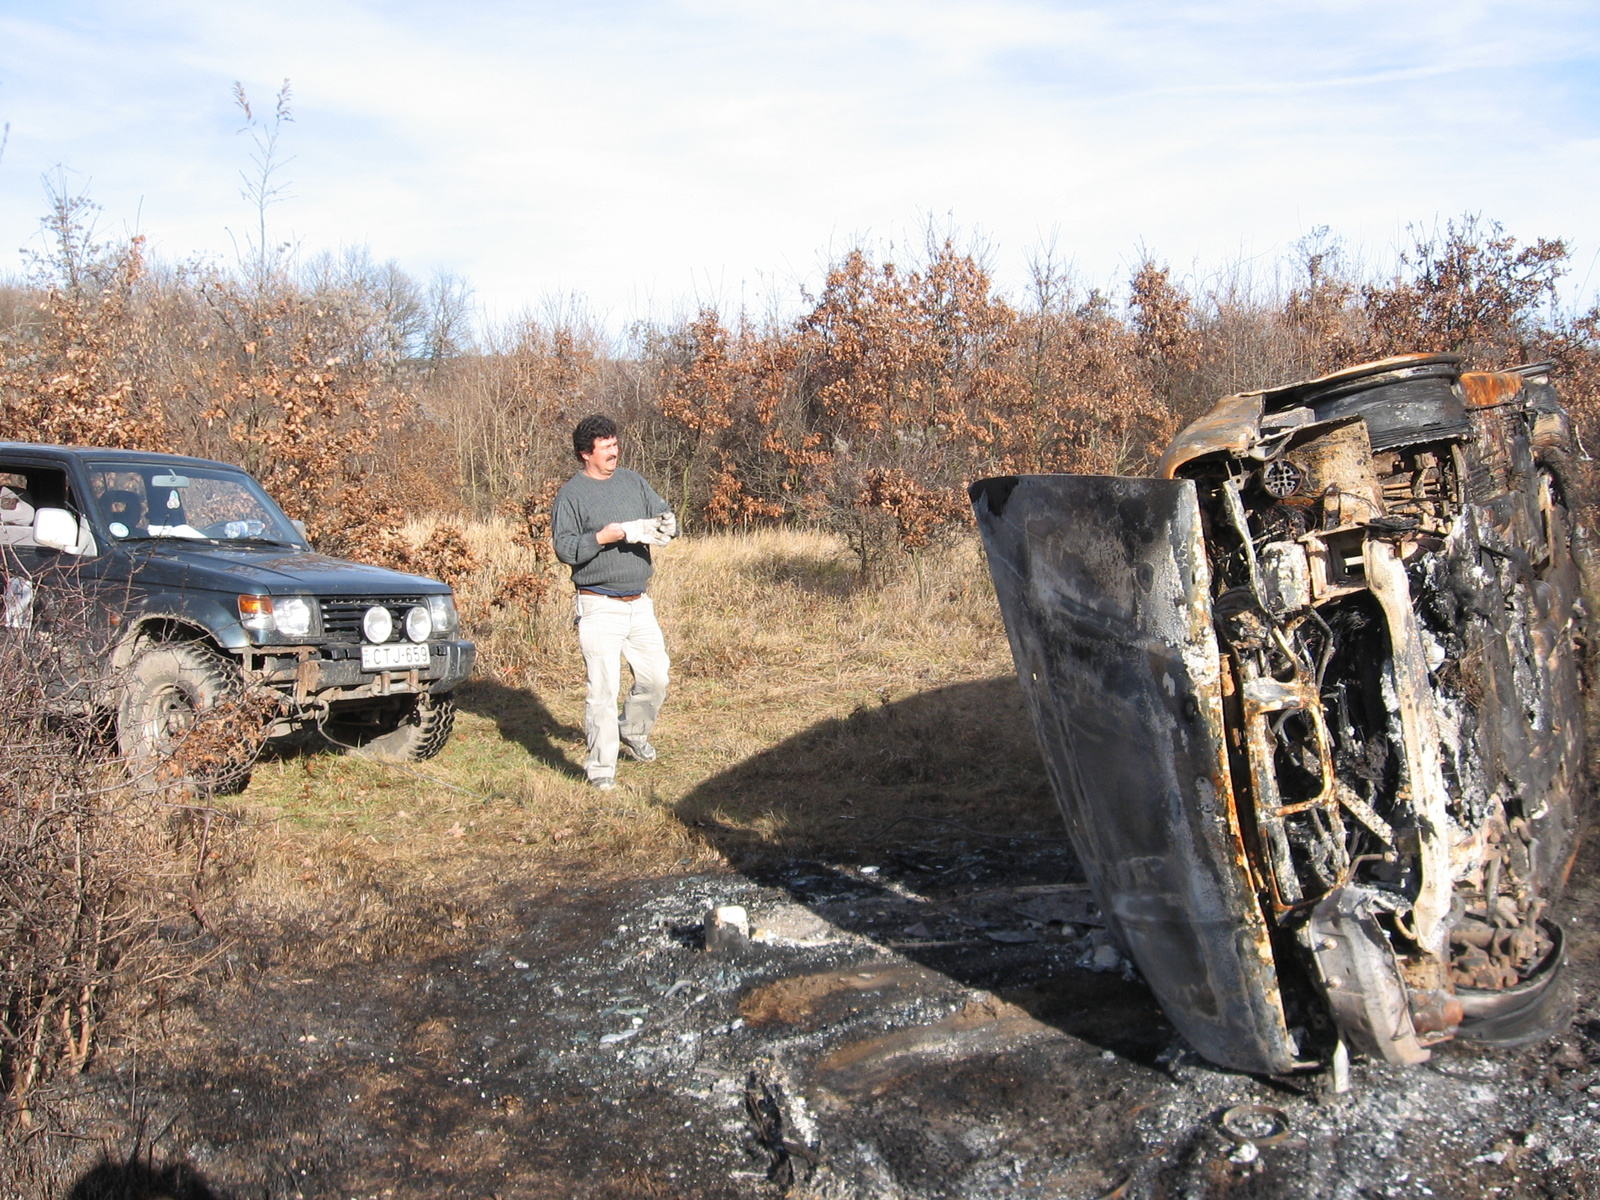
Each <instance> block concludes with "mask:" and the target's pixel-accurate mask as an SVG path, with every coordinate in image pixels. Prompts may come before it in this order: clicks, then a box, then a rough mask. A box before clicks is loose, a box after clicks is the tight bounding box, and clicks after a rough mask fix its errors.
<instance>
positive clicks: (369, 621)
mask: <svg viewBox="0 0 1600 1200" xmlns="http://www.w3.org/2000/svg"><path fill="white" fill-rule="evenodd" d="M393 632H394V618H393V617H391V616H390V615H389V610H388V609H387V608H385V607H384V606H383V605H381V604H374V605H373V606H372V607H371V608H369V609H367V611H366V612H364V613H362V614H361V635H362V636H363V637H364V638H366V639H367V641H369V642H375V643H376V642H387V641H388V640H389V635H390V634H391V633H393Z"/></svg>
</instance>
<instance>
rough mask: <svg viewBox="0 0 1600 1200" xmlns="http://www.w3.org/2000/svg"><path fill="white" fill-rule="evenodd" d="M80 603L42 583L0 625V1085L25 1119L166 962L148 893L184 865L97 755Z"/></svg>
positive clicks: (111, 764)
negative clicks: (122, 989) (55, 1076)
mask: <svg viewBox="0 0 1600 1200" xmlns="http://www.w3.org/2000/svg"><path fill="white" fill-rule="evenodd" d="M87 608H88V606H87V604H86V603H85V602H84V601H83V599H82V598H81V596H75V595H74V594H73V593H72V592H71V591H70V590H68V589H49V590H48V591H43V592H41V594H40V596H39V597H38V598H37V600H36V603H35V605H34V611H33V612H32V613H30V614H29V617H30V619H27V620H20V619H17V618H16V617H15V613H14V614H13V621H12V623H11V624H8V625H6V626H5V627H3V628H0V727H3V728H4V730H5V734H6V736H5V738H4V739H3V740H0V888H3V891H4V897H5V901H4V904H3V905H0V1087H3V1089H4V1092H5V1095H6V1099H7V1107H8V1108H9V1110H10V1111H11V1113H12V1114H13V1115H15V1116H16V1117H17V1118H19V1119H20V1120H21V1122H22V1123H23V1124H24V1125H25V1126H26V1125H30V1124H31V1123H32V1122H33V1120H34V1112H33V1103H32V1097H33V1095H34V1093H35V1092H36V1090H37V1089H38V1087H39V1086H40V1085H41V1084H42V1083H43V1082H45V1081H46V1080H47V1079H48V1078H49V1077H50V1076H51V1074H52V1073H53V1072H54V1071H56V1070H58V1069H60V1068H62V1067H65V1068H67V1069H72V1070H81V1069H82V1068H83V1067H84V1066H85V1065H86V1064H87V1063H88V1061H89V1059H90V1057H91V1056H92V1054H93V1052H94V1049H95V1044H96V1043H95V1035H96V1031H97V1029H98V1027H99V1026H100V1024H101V1023H102V1021H103V1020H105V1018H106V1016H107V1013H108V1004H109V997H110V995H111V993H112V990H113V988H114V986H117V985H131V986H133V987H135V988H136V987H138V986H140V985H141V984H148V983H149V982H151V981H152V980H154V979H155V978H157V977H159V976H160V975H161V974H162V973H163V972H166V971H169V970H171V969H172V964H170V963H168V962H166V961H164V958H163V954H162V953H161V952H160V951H159V950H158V949H157V945H158V944H157V943H156V942H155V940H154V938H153V933H154V930H155V927H156V921H157V918H158V915H159V913H158V910H157V908H156V907H154V906H152V903H151V898H152V895H153V894H155V892H156V890H157V889H159V888H160V887H161V886H162V885H163V884H169V883H170V878H169V876H170V875H171V873H172V872H173V871H177V872H180V873H181V872H182V871H183V868H182V867H180V866H177V865H176V864H175V860H174V859H173V858H172V856H171V853H170V851H171V843H170V840H169V835H168V834H167V833H166V832H165V831H164V830H163V828H162V826H163V824H164V823H163V822H162V821H160V820H159V819H158V816H157V814H158V812H159V811H160V806H159V805H155V804H154V798H152V797H145V798H141V797H139V796H138V794H137V793H136V791H135V790H133V789H131V788H129V787H128V785H127V782H126V777H125V776H124V774H123V773H122V771H121V768H120V765H119V764H118V763H117V762H115V761H114V760H113V759H112V758H111V757H110V756H108V755H107V754H106V752H105V750H104V746H103V737H102V731H101V729H100V725H99V720H98V714H97V713H96V711H95V709H94V707H93V706H92V704H90V703H89V698H88V694H87V692H86V691H85V689H84V687H83V686H82V684H83V679H84V672H85V669H86V665H87V661H92V660H93V659H95V658H96V657H98V655H97V654H96V653H95V647H94V645H93V643H92V635H91V634H90V632H89V628H90V627H89V626H88V625H87V623H86V620H85V618H86V614H87ZM140 805H143V808H142V809H141V808H140ZM152 805H154V806H152Z"/></svg>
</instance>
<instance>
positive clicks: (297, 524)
mask: <svg viewBox="0 0 1600 1200" xmlns="http://www.w3.org/2000/svg"><path fill="white" fill-rule="evenodd" d="M289 524H291V525H293V526H294V531H295V532H296V533H298V534H299V535H300V540H301V541H302V542H304V543H305V544H306V545H308V546H309V545H310V544H311V539H310V538H309V537H308V536H307V535H306V523H305V522H304V521H290V522H289Z"/></svg>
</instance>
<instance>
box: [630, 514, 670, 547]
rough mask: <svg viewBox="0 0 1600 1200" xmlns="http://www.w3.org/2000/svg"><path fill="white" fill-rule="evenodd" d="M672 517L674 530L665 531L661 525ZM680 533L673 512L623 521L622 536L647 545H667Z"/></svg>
mask: <svg viewBox="0 0 1600 1200" xmlns="http://www.w3.org/2000/svg"><path fill="white" fill-rule="evenodd" d="M667 519H671V521H672V532H671V533H667V532H665V531H664V530H663V529H662V527H661V525H662V521H663V520H667ZM677 533H678V522H677V519H676V518H674V517H673V516H672V514H671V513H663V514H662V515H661V516H659V517H641V518H640V519H639V520H637V521H623V522H622V536H623V537H624V538H625V539H626V540H627V541H630V542H639V543H641V544H643V545H646V546H665V545H666V544H667V543H668V542H670V541H671V540H672V539H673V538H674V537H676V536H677Z"/></svg>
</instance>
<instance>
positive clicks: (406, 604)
mask: <svg viewBox="0 0 1600 1200" xmlns="http://www.w3.org/2000/svg"><path fill="white" fill-rule="evenodd" d="M423 602H424V601H423V598H422V597H421V596H328V597H324V598H323V599H322V601H321V604H322V633H323V636H324V637H326V638H327V639H328V640H329V641H330V642H359V641H360V640H361V614H362V613H364V612H366V611H367V609H369V608H371V607H372V606H373V605H374V604H381V605H383V606H384V607H385V608H387V609H388V610H389V615H390V616H391V617H393V618H394V628H395V632H396V633H397V634H399V636H401V637H404V636H405V634H404V633H401V632H400V631H401V630H402V629H403V628H404V626H405V619H406V610H407V609H409V608H411V607H413V606H414V605H418V604H422V603H423ZM389 640H390V641H393V640H394V637H393V636H391V637H390V639H389Z"/></svg>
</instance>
